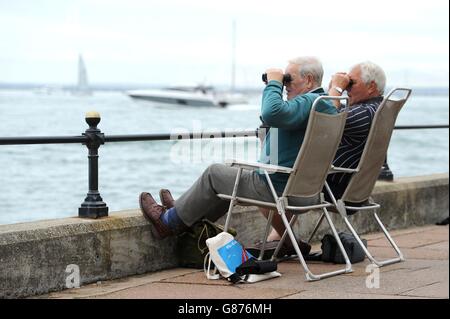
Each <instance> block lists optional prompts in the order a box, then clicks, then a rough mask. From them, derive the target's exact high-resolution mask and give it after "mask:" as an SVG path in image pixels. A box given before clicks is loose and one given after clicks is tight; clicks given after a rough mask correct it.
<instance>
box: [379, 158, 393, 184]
mask: <svg viewBox="0 0 450 319" xmlns="http://www.w3.org/2000/svg"><path fill="white" fill-rule="evenodd" d="M378 179H379V180H383V181H388V182H392V181H393V180H394V174H393V173H392V171H391V170H390V168H389V165H388V163H387V156H386V158H385V159H384V164H383V166H382V167H381V171H380V175H378Z"/></svg>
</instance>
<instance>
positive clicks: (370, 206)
mask: <svg viewBox="0 0 450 319" xmlns="http://www.w3.org/2000/svg"><path fill="white" fill-rule="evenodd" d="M398 91H406V95H405V97H404V98H402V99H399V100H393V99H391V97H392V96H393V95H394V93H396V92H398ZM410 95H411V89H408V88H394V89H392V90H391V91H390V92H389V93H388V95H387V96H386V97H385V98H384V99H383V101H382V103H381V104H380V106H379V107H378V109H377V111H376V113H375V117H374V120H373V122H372V126H371V128H370V131H369V136H368V139H367V142H366V145H365V147H364V150H363V154H362V156H361V160H360V162H359V164H358V167H357V168H355V169H349V168H341V167H334V166H333V167H332V169H331V170H330V174H333V173H351V174H353V176H352V179H353V178H354V177H355V174H358V173H360V172H361V170H362V169H363V168H364V167H367V166H368V165H371V166H373V167H378V166H377V165H375V166H374V165H372V163H368V162H369V161H370V158H368V156H366V154H368V152H369V151H370V148H371V147H374V145H373V143H370V142H371V141H372V139H375V138H376V137H375V130H376V126H377V125H378V121H377V119H378V115H379V114H380V113H381V112H382V111H383V109H384V108H385V107H386V105H387V103H388V102H391V103H394V106H393V107H396V108H398V109H397V110H395V112H396V113H395V118H393V119H392V123H391V125H390V127H389V128H388V131H387V132H388V135H389V139H388V140H387V141H385V142H386V145H383V146H386V147H385V151H384V154H380V156H379V158H385V156H386V152H387V147H388V145H389V142H390V137H391V135H392V131H393V129H394V124H395V120H396V117H397V115H398V112H400V110H401V108H402V107H403V105H404V104H405V103H406V101H407V100H408V98H409V96H410ZM379 121H381V120H379ZM389 130H390V131H389ZM378 162H380V160H378ZM382 165H383V164H382V163H381V164H380V165H379V168H380V169H381V167H382ZM371 173H373V174H375V173H376V174H378V173H379V171H377V172H372V171H371ZM352 179H351V180H350V182H349V184H348V186H347V188H346V190H345V192H344V194H343V195H342V198H338V199H336V198H335V196H334V194H333V192H332V191H331V188H330V187H329V185H328V183H325V188H326V190H327V192H328V194H329V195H330V198H331V201H332V203H333V206H334V209H335V210H336V211H337V212H338V213H339V215H340V216H341V217H342V218H343V220H344V223H345V225H346V226H347V228H348V229H349V230H350V231H351V233H352V234H353V236H354V237H355V238H356V240H357V242H358V244H359V245H360V246H361V248H362V249H363V250H364V252H365V254H366V256H367V258H368V259H369V260H370V261H371V262H372V263H373V264H375V265H376V266H378V267H383V266H385V265H390V264H394V263H398V262H401V261H404V260H405V257H404V255H403V253H402V252H401V251H400V249H399V247H398V246H397V244H396V243H395V241H394V240H393V238H392V237H391V235H390V234H389V232H388V230H387V229H386V227H385V226H384V224H383V223H382V221H381V219H380V217H379V216H378V214H377V209H380V208H381V205H380V204H377V203H375V202H373V201H372V198H371V197H368V198H364V197H361V198H360V199H361V203H362V206H351V205H348V204H346V200H345V199H346V198H345V197H346V195H347V194H348V193H351V192H352V189H351V187H352ZM375 182H376V179H375V180H374V181H373V185H372V188H371V189H372V190H373V187H374V186H375ZM356 202H357V203H358V202H359V201H356ZM366 203H367V204H366ZM368 210H373V216H374V217H375V220H376V221H377V223H378V225H379V227H380V228H381V230H382V232H383V233H384V235H385V237H386V239H387V240H388V242H389V243H390V244H391V247H392V248H393V249H394V250H395V252H396V253H397V257H395V258H391V259H386V260H377V259H375V258H374V257H373V256H372V254H371V253H370V251H369V250H368V249H367V248H366V246H365V245H364V244H363V242H362V241H361V238H360V236H359V235H358V233H357V232H356V230H355V228H354V227H353V226H352V224H351V223H350V221H349V219H348V215H347V211H354V212H355V213H356V212H358V211H368ZM323 218H324V214H322V215H321V216H320V218H319V219H318V221H317V223H316V226H315V227H314V230H313V232H312V234H311V236H310V238H309V240H308V242H310V241H311V239H312V238H313V236H314V234H315V233H316V232H317V229H318V228H319V226H320V225H321V223H322V221H323Z"/></svg>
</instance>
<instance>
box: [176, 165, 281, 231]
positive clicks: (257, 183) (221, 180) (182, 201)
mask: <svg viewBox="0 0 450 319" xmlns="http://www.w3.org/2000/svg"><path fill="white" fill-rule="evenodd" d="M237 172H238V169H237V168H235V167H229V166H226V165H223V164H212V165H210V166H209V167H208V168H207V169H206V170H205V171H204V172H203V174H202V176H200V178H199V179H198V180H197V181H196V182H195V183H194V185H192V186H191V188H189V189H188V190H187V191H186V192H185V193H184V194H183V195H181V197H180V198H178V199H177V200H176V201H175V209H176V211H177V215H178V216H179V217H180V219H181V220H182V221H183V223H184V224H185V225H187V226H192V224H194V223H195V222H197V221H199V220H200V219H202V218H207V219H209V220H211V221H216V220H217V219H219V218H220V217H221V216H223V215H225V214H226V213H227V211H228V208H229V206H230V202H229V201H227V200H223V199H220V198H219V197H217V194H226V195H231V194H232V192H233V188H234V182H235V180H236V176H237ZM237 196H242V197H247V198H252V199H257V200H262V201H268V202H273V201H274V199H273V196H272V194H271V192H270V189H269V187H268V185H267V184H266V182H265V181H264V177H263V176H260V175H259V174H257V173H256V172H255V171H248V170H243V171H242V175H241V179H240V181H239V187H238V191H237Z"/></svg>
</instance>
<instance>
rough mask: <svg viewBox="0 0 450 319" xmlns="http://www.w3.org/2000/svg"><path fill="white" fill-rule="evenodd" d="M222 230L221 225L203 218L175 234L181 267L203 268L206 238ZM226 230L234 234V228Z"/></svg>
mask: <svg viewBox="0 0 450 319" xmlns="http://www.w3.org/2000/svg"><path fill="white" fill-rule="evenodd" d="M221 232H223V226H222V225H219V224H216V223H213V222H212V221H210V220H208V219H206V218H204V219H202V220H200V221H198V222H196V223H195V224H194V225H192V226H191V227H190V228H189V229H188V230H187V231H185V232H184V233H181V234H179V235H178V236H177V247H176V251H177V257H178V262H179V265H180V266H181V267H187V268H197V269H203V262H204V260H205V256H206V254H207V253H208V247H207V246H206V240H207V239H208V238H211V237H214V236H216V235H217V234H219V233H221ZM228 232H229V233H230V234H231V235H233V236H236V231H235V230H234V229H228Z"/></svg>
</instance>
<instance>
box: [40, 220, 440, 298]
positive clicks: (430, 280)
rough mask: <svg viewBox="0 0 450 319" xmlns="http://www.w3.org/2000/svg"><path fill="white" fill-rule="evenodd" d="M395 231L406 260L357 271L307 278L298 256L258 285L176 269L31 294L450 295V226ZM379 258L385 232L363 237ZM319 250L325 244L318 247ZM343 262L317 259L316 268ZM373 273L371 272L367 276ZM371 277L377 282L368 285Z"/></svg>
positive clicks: (386, 252) (383, 254)
mask: <svg viewBox="0 0 450 319" xmlns="http://www.w3.org/2000/svg"><path fill="white" fill-rule="evenodd" d="M391 234H392V235H393V237H394V240H395V241H396V242H397V244H398V245H399V247H400V249H401V250H402V252H403V254H404V255H405V257H406V261H405V262H401V263H397V264H394V265H389V266H385V267H383V268H381V269H379V287H376V286H377V280H376V277H375V276H376V274H375V272H373V273H372V274H370V273H369V272H366V271H367V270H369V269H368V268H367V266H368V265H370V262H369V261H368V260H367V259H366V260H365V261H364V262H361V263H358V264H355V265H354V266H353V269H354V272H353V273H350V274H345V275H340V276H337V277H332V278H327V279H323V280H321V281H317V282H307V281H306V280H305V276H304V272H303V268H301V266H300V264H299V263H298V261H293V260H291V261H285V262H281V263H279V265H278V271H279V272H280V273H281V274H282V276H281V277H279V278H275V279H270V280H267V281H263V282H259V283H254V284H238V285H232V284H230V283H228V282H227V281H225V280H223V279H222V280H207V279H206V278H205V275H204V273H203V271H201V270H196V269H186V268H173V269H168V270H163V271H158V272H153V273H147V274H144V275H138V276H132V277H127V278H123V279H118V280H110V281H103V282H97V283H94V284H89V285H86V286H82V287H81V288H75V289H70V290H64V291H61V292H55V293H50V294H46V295H40V296H34V297H32V298H52V299H53V298H56V299H60V298H64V299H66V298H101V299H117V298H133V299H134V298H136V299H137V298H139V299H140V298H151V299H161V298H163V299H234V298H238V299H303V298H305V299H317V298H337V299H341V298H343V299H354V298H357V299H386V298H388V299H391V298H392V299H397V298H406V299H410V298H431V299H434V298H447V299H448V298H449V226H448V225H447V226H434V225H431V226H430V225H429V226H422V227H414V228H408V229H402V230H393V231H391ZM362 237H363V238H366V239H367V240H368V246H369V249H370V250H371V251H372V253H373V255H374V256H375V257H376V258H377V257H379V258H387V257H393V256H394V251H393V250H391V248H390V247H389V246H388V245H389V244H388V243H387V241H386V240H385V239H384V238H383V237H384V236H383V234H381V233H372V234H366V235H363V236H362ZM317 250H320V244H316V245H314V246H313V251H317ZM340 266H341V265H333V264H325V263H317V262H316V263H314V264H312V265H311V270H312V271H313V272H314V273H315V272H323V271H330V270H332V269H336V268H337V267H340ZM369 275H370V276H371V277H368V276H369ZM366 282H369V283H370V284H371V285H372V286H375V287H371V288H370V287H369V288H368V287H367V285H366Z"/></svg>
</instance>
